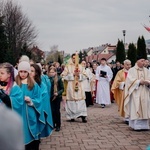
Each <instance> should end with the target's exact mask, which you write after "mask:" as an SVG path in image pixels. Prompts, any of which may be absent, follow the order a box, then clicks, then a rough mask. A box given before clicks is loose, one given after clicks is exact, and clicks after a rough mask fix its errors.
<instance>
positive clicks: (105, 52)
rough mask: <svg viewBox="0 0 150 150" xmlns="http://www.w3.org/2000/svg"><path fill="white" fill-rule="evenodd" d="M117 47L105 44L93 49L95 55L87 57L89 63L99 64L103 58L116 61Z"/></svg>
mask: <svg viewBox="0 0 150 150" xmlns="http://www.w3.org/2000/svg"><path fill="white" fill-rule="evenodd" d="M115 51H116V45H111V44H103V45H101V46H98V47H93V53H92V54H91V55H88V56H87V57H86V61H87V62H93V61H97V62H99V61H100V60H101V58H106V60H109V61H112V60H115V59H116V57H115Z"/></svg>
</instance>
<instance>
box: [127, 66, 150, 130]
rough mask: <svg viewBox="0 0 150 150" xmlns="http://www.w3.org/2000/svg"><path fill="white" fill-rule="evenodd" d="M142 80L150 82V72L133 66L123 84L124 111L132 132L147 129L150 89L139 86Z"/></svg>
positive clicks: (149, 112) (149, 114) (149, 115)
mask: <svg viewBox="0 0 150 150" xmlns="http://www.w3.org/2000/svg"><path fill="white" fill-rule="evenodd" d="M142 79H143V80H148V81H150V72H149V71H148V69H146V68H144V67H143V68H139V67H138V66H137V65H135V66H134V67H132V68H131V69H130V70H129V72H128V75H127V78H126V82H125V101H124V111H125V116H126V117H129V126H130V127H131V128H133V129H134V130H141V129H149V118H150V89H149V88H148V87H147V86H146V85H140V80H142Z"/></svg>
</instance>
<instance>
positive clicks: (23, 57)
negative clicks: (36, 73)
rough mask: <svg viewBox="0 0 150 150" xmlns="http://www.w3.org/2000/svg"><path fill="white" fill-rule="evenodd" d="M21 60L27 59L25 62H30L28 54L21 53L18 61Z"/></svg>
mask: <svg viewBox="0 0 150 150" xmlns="http://www.w3.org/2000/svg"><path fill="white" fill-rule="evenodd" d="M22 61H27V62H30V59H29V57H28V56H26V55H22V56H21V58H20V59H19V62H22Z"/></svg>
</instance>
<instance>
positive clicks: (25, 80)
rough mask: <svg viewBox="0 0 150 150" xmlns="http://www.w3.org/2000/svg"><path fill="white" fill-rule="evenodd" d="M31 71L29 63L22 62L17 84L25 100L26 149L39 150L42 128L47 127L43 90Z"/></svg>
mask: <svg viewBox="0 0 150 150" xmlns="http://www.w3.org/2000/svg"><path fill="white" fill-rule="evenodd" d="M30 70H31V68H30V64H29V62H26V61H21V62H20V63H19V65H18V75H17V77H16V82H17V84H18V85H19V86H20V88H21V90H22V92H23V98H24V110H23V111H24V112H23V123H24V134H25V149H26V150H31V149H34V150H39V143H40V141H39V135H40V134H41V133H40V127H41V126H42V125H43V126H44V125H45V117H44V113H43V110H42V98H41V89H40V87H39V86H38V84H37V83H36V82H35V81H34V80H33V79H32V78H31V77H30V75H29V73H30Z"/></svg>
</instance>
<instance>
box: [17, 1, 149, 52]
mask: <svg viewBox="0 0 150 150" xmlns="http://www.w3.org/2000/svg"><path fill="white" fill-rule="evenodd" d="M18 1H19V4H21V5H22V8H23V12H24V13H26V14H27V16H28V18H29V19H31V20H32V22H33V24H34V25H35V27H36V29H37V30H38V38H37V42H38V46H39V48H40V49H42V50H45V51H49V50H50V47H51V46H53V45H58V47H59V50H65V51H66V52H69V53H72V52H75V51H76V50H78V51H79V50H81V49H83V48H88V47H96V46H99V45H102V44H105V43H110V44H116V43H117V41H118V39H120V40H121V39H123V33H122V30H124V29H125V30H126V36H125V39H126V42H128V43H129V42H136V41H137V39H138V37H139V36H141V35H143V36H144V37H145V39H150V33H148V32H147V31H146V30H145V29H144V28H143V26H142V25H141V24H146V25H149V26H150V22H149V20H150V17H149V15H150V0H18Z"/></svg>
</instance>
